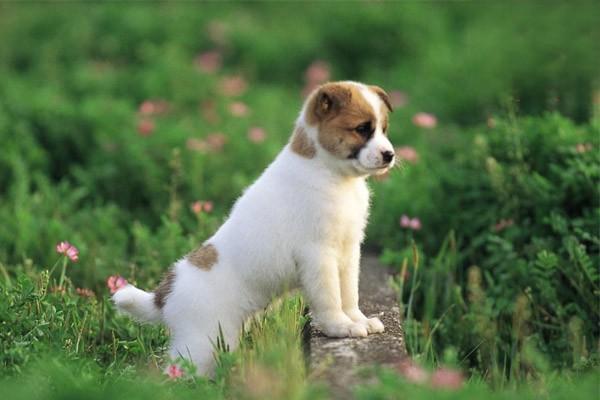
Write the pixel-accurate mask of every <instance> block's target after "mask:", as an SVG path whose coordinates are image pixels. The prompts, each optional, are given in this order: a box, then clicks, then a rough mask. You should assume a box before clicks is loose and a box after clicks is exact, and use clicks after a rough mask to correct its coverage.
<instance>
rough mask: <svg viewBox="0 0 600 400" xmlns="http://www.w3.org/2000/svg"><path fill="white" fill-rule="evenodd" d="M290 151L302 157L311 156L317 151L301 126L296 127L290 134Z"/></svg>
mask: <svg viewBox="0 0 600 400" xmlns="http://www.w3.org/2000/svg"><path fill="white" fill-rule="evenodd" d="M292 151H293V152H294V153H296V154H298V155H300V156H302V157H304V158H308V159H310V158H313V157H314V156H315V154H316V153H317V148H316V147H315V144H314V143H313V141H312V140H311V138H309V137H308V135H307V134H306V131H305V130H304V128H302V127H300V126H299V127H298V128H296V130H295V131H294V134H293V135H292Z"/></svg>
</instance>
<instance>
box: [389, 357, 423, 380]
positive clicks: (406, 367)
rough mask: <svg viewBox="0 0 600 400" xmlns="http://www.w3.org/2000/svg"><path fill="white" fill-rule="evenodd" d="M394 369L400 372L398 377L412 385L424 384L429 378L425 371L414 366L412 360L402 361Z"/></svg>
mask: <svg viewBox="0 0 600 400" xmlns="http://www.w3.org/2000/svg"><path fill="white" fill-rule="evenodd" d="M396 368H397V369H398V371H399V372H400V375H402V376H403V377H404V378H405V379H406V380H407V381H409V382H412V383H425V381H427V379H428V378H429V374H428V373H427V371H425V370H424V369H423V368H421V367H420V366H419V365H417V364H415V363H414V362H413V361H412V360H404V361H402V362H400V363H399V364H398V365H397V367H396Z"/></svg>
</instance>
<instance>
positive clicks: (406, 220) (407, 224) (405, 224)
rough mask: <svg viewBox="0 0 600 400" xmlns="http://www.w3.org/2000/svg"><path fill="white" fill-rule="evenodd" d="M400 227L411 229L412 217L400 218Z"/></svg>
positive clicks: (404, 216)
mask: <svg viewBox="0 0 600 400" xmlns="http://www.w3.org/2000/svg"><path fill="white" fill-rule="evenodd" d="M400 226H401V227H403V228H410V217H409V216H408V215H402V217H400Z"/></svg>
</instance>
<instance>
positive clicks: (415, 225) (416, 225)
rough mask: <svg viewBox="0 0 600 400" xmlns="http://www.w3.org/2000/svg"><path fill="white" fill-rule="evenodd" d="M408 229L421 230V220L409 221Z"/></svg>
mask: <svg viewBox="0 0 600 400" xmlns="http://www.w3.org/2000/svg"><path fill="white" fill-rule="evenodd" d="M410 228H411V229H412V230H414V231H418V230H420V229H421V220H420V219H419V218H413V219H411V220H410Z"/></svg>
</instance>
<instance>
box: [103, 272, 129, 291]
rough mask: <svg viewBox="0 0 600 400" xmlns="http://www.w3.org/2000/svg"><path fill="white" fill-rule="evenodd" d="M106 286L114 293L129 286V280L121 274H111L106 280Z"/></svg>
mask: <svg viewBox="0 0 600 400" xmlns="http://www.w3.org/2000/svg"><path fill="white" fill-rule="evenodd" d="M106 286H108V289H109V290H110V293H112V294H114V293H116V292H117V291H118V290H119V289H121V288H123V287H125V286H127V280H126V279H125V278H123V277H122V276H119V275H111V276H109V277H108V279H107V280H106Z"/></svg>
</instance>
